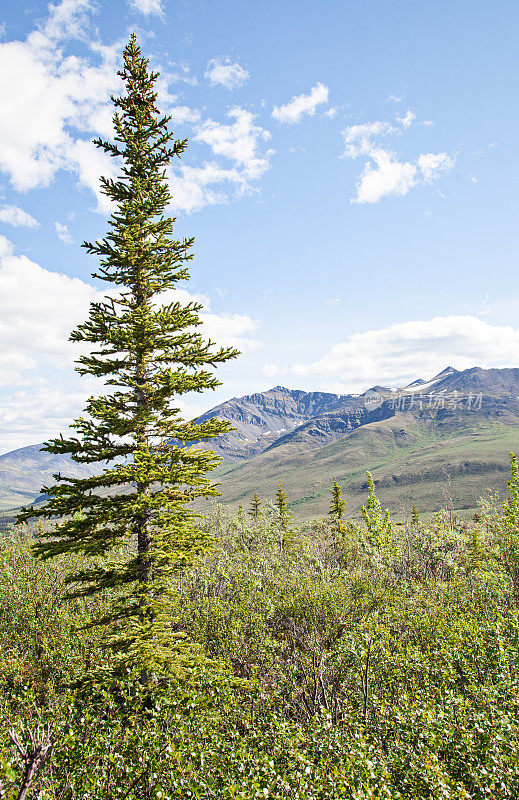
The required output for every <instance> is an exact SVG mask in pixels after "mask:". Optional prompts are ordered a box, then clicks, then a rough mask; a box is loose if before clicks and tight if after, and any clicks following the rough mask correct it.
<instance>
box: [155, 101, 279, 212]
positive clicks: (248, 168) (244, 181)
mask: <svg viewBox="0 0 519 800" xmlns="http://www.w3.org/2000/svg"><path fill="white" fill-rule="evenodd" d="M228 117H229V118H230V119H231V120H232V121H231V123H230V124H226V123H221V122H215V121H214V120H212V119H207V120H205V121H204V122H203V123H201V124H200V125H199V126H198V128H197V132H196V134H195V137H194V138H195V140H196V141H198V142H200V143H203V144H206V145H208V147H210V149H211V152H212V154H213V156H218V157H220V158H224V159H226V160H227V161H228V162H231V163H230V165H225V166H222V165H221V164H220V163H219V161H216V160H211V161H207V162H206V163H205V164H204V165H203V166H201V167H192V166H189V165H187V164H186V165H184V164H182V165H180V166H177V167H176V168H175V167H173V168H172V169H171V170H170V184H171V190H172V193H173V203H172V205H173V208H174V209H177V210H179V209H180V210H183V211H187V212H188V213H192V212H194V211H199V210H200V209H201V208H204V207H205V206H207V205H215V204H216V203H227V202H229V200H230V199H231V198H232V197H234V196H238V197H239V196H242V195H244V194H248V193H250V192H252V191H254V184H255V182H256V181H258V180H259V179H260V178H261V177H262V176H263V175H264V173H265V172H266V171H267V170H268V169H269V167H270V160H269V159H270V157H271V156H272V154H273V152H274V151H273V150H271V149H267V150H263V145H264V144H265V142H267V141H268V140H269V139H270V133H269V131H267V130H265V129H264V128H262V127H260V126H259V125H256V124H255V115H254V114H252V113H251V112H250V111H246V110H245V109H243V108H232V109H231V110H230V111H229V112H228ZM175 166H176V165H175Z"/></svg>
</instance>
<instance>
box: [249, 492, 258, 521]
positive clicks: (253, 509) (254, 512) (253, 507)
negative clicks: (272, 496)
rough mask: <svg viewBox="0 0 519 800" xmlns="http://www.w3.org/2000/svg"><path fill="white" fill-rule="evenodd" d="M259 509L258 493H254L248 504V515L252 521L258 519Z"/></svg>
mask: <svg viewBox="0 0 519 800" xmlns="http://www.w3.org/2000/svg"><path fill="white" fill-rule="evenodd" d="M260 508H261V500H260V499H259V497H258V493H257V492H254V495H253V497H252V500H251V504H250V509H249V515H250V516H251V517H252V518H253V519H258V517H259V515H260Z"/></svg>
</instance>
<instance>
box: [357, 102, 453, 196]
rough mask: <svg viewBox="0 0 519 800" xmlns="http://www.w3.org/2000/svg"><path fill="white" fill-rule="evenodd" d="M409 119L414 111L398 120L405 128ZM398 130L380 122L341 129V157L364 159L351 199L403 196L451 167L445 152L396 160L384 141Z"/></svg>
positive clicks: (389, 124) (407, 126)
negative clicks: (408, 159)
mask: <svg viewBox="0 0 519 800" xmlns="http://www.w3.org/2000/svg"><path fill="white" fill-rule="evenodd" d="M413 120H414V114H413V113H412V112H410V111H408V112H407V114H406V115H405V117H402V118H399V120H398V121H399V122H400V123H401V124H402V126H403V128H404V129H407V128H409V126H410V125H411V124H412V122H413ZM399 133H400V134H402V130H401V129H399V128H395V127H394V125H392V124H391V123H389V122H383V121H376V122H368V123H363V124H359V125H350V126H349V127H347V128H346V129H345V130H344V131H343V132H342V136H343V139H344V144H345V148H344V157H345V158H351V159H357V158H360V157H367V159H368V160H367V161H366V163H365V166H364V170H363V172H362V173H361V175H360V176H359V178H358V180H357V184H356V186H357V191H356V195H355V197H353V198H352V202H354V203H377V202H378V201H379V200H381V199H382V198H383V197H387V196H389V195H394V196H397V197H404V195H406V194H407V193H408V192H409V191H410V190H411V189H412V188H413V187H414V186H416V185H418V184H419V183H433V182H434V181H435V180H437V179H438V178H439V177H440V176H441V175H442V174H444V173H446V172H448V171H449V170H450V169H452V167H453V166H454V163H455V158H454V156H451V155H449V154H448V153H422V154H421V155H419V156H418V158H416V159H414V160H413V161H406V160H402V159H400V158H399V157H398V155H397V154H396V153H394V152H393V151H392V150H391V149H390V148H389V147H388V146H387V144H386V143H385V141H384V140H385V139H387V137H389V136H392V135H395V134H399ZM381 140H382V141H381Z"/></svg>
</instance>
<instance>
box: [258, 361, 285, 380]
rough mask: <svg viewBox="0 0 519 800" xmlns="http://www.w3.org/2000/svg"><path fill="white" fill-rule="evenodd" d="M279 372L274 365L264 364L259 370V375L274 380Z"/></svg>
mask: <svg viewBox="0 0 519 800" xmlns="http://www.w3.org/2000/svg"><path fill="white" fill-rule="evenodd" d="M280 372H281V370H280V369H279V367H278V366H276V364H265V365H264V366H263V367H262V368H261V374H262V375H265V377H266V378H275V377H276V375H279V374H280Z"/></svg>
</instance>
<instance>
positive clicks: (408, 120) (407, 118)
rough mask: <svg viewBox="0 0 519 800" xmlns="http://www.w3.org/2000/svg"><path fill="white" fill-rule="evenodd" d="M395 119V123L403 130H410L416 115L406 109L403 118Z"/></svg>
mask: <svg viewBox="0 0 519 800" xmlns="http://www.w3.org/2000/svg"><path fill="white" fill-rule="evenodd" d="M396 119H397V122H399V123H400V124H401V125H402V126H403V127H404V128H410V127H411V125H412V124H413V122H414V121H415V119H416V114H414V113H413V112H412V111H411V110H410V109H408V110H407V113H406V114H405V115H404V116H403V117H399V116H397V118H396Z"/></svg>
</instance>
